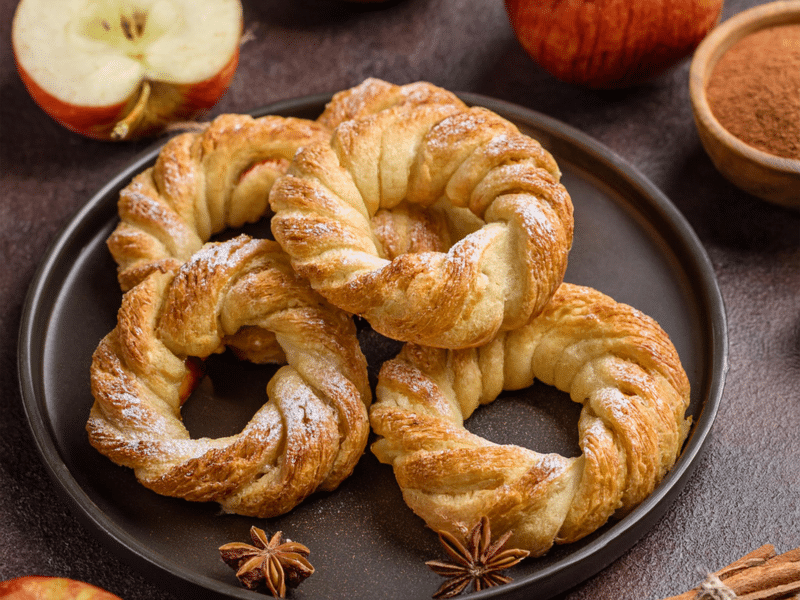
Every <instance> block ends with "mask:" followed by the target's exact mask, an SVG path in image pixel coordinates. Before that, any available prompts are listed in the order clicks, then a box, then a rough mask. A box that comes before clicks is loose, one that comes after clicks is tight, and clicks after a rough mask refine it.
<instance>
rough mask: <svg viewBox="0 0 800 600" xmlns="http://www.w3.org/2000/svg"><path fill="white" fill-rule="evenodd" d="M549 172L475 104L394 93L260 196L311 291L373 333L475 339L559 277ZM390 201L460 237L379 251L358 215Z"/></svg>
mask: <svg viewBox="0 0 800 600" xmlns="http://www.w3.org/2000/svg"><path fill="white" fill-rule="evenodd" d="M426 85H430V84H426ZM356 112H359V111H358V110H357V111H356ZM348 114H349V113H348ZM359 115H360V113H359ZM559 178H560V172H559V170H558V167H557V165H556V163H555V160H554V159H553V157H552V156H551V155H550V154H549V153H548V152H547V151H546V150H544V149H543V148H542V146H541V145H540V144H539V143H538V142H537V141H535V140H533V139H531V138H530V137H528V136H525V135H523V134H522V133H520V132H519V131H518V129H517V128H516V127H515V126H514V125H513V124H512V123H510V122H509V121H507V120H505V119H503V118H502V117H500V116H499V115H497V114H495V113H493V112H491V111H489V110H487V109H484V108H479V107H475V108H467V107H466V106H465V105H463V104H462V103H460V102H459V103H457V104H456V103H454V102H430V103H424V102H422V103H416V102H400V103H399V104H395V105H391V106H389V107H388V108H383V109H380V110H378V112H376V113H374V114H367V115H364V116H360V118H356V119H353V120H349V121H344V122H342V123H341V124H339V125H338V126H337V128H336V130H335V131H334V133H333V136H332V139H331V140H330V141H329V142H324V143H315V144H310V145H308V146H306V147H305V148H303V149H302V150H301V151H300V152H298V154H297V155H296V156H295V158H294V160H293V161H292V164H291V165H290V167H289V170H288V171H287V174H286V175H285V176H283V177H281V178H279V179H278V180H277V181H276V182H275V185H274V186H273V188H272V191H271V192H270V204H271V206H272V209H273V211H274V213H275V215H274V216H273V218H272V222H271V226H272V232H273V234H274V236H275V239H276V240H277V241H278V242H279V243H280V244H281V246H282V247H283V248H284V250H286V251H287V252H288V253H289V255H290V256H291V258H292V266H293V267H294V268H295V270H297V271H298V272H299V273H300V274H301V275H303V276H304V277H306V278H308V279H309V281H310V282H311V285H312V287H313V288H314V289H315V290H317V291H318V292H320V293H321V294H322V295H323V296H325V298H327V299H328V300H329V301H330V302H331V303H333V304H335V305H336V306H339V307H340V308H343V309H345V310H348V311H350V312H352V313H355V314H359V315H361V316H363V317H365V318H366V319H367V320H368V321H369V322H370V324H371V325H372V326H373V328H374V329H376V330H377V331H378V332H380V333H382V334H384V335H386V336H389V337H391V338H395V339H398V340H403V341H413V342H416V343H420V344H424V345H429V346H437V347H447V348H458V347H469V346H477V345H480V344H483V343H486V342H488V341H489V340H490V339H491V338H492V337H493V336H494V335H495V333H497V331H498V330H510V329H515V328H517V327H519V326H521V325H522V324H524V323H525V322H526V321H527V320H528V319H529V318H530V316H531V315H532V314H535V313H537V312H538V311H539V310H541V308H542V307H543V306H544V305H545V304H546V303H547V301H548V300H549V299H550V297H551V296H552V294H553V292H554V291H555V289H556V288H557V287H558V285H559V284H560V283H561V281H562V279H563V276H564V271H565V270H566V265H567V254H568V252H569V249H570V247H571V245H572V233H573V220H572V202H571V200H570V197H569V194H568V193H567V191H566V190H565V189H564V187H563V186H562V185H561V184H560V183H559ZM437 201H438V202H439V203H438V204H436V203H437ZM404 202H405V203H408V204H411V205H416V206H419V207H423V208H427V207H431V206H432V205H434V204H436V208H439V209H443V210H444V211H445V212H446V213H447V214H448V215H449V217H450V218H451V220H452V221H453V223H454V224H455V229H456V230H459V229H460V230H461V233H460V240H459V241H457V242H456V243H455V245H453V246H452V247H451V248H450V250H449V251H448V252H446V253H443V252H422V253H408V254H402V255H400V256H398V257H396V258H394V259H393V260H389V258H387V255H388V253H387V252H385V251H384V249H383V248H382V245H381V243H380V241H379V240H378V239H377V237H376V235H375V233H374V231H373V224H372V222H371V220H372V219H373V217H374V216H375V215H376V213H377V212H378V211H379V210H380V209H392V208H395V207H397V206H398V205H400V204H401V203H404ZM465 213H466V214H467V215H468V217H469V218H465V216H464V215H465ZM470 213H471V214H470ZM456 237H459V236H456Z"/></svg>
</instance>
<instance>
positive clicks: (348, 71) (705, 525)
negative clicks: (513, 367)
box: [0, 0, 800, 600]
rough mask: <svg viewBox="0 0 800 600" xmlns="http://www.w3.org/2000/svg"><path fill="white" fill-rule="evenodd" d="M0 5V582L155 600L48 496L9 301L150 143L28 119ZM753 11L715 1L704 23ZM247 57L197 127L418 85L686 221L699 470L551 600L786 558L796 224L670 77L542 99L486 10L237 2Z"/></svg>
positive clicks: (794, 485)
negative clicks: (482, 112) (703, 315)
mask: <svg viewBox="0 0 800 600" xmlns="http://www.w3.org/2000/svg"><path fill="white" fill-rule="evenodd" d="M15 4H16V2H15V1H14V0H0V7H1V8H0V14H2V17H1V18H0V56H1V57H2V61H1V62H0V65H1V66H0V69H1V70H0V119H1V120H0V144H1V145H2V146H1V148H0V159H1V160H2V176H1V177H2V179H1V180H0V181H2V184H1V187H0V256H1V257H2V262H0V307H2V308H1V309H0V340H2V342H1V343H0V409H1V413H2V417H0V515H1V516H0V579H8V578H12V577H16V576H20V575H25V574H34V573H35V574H42V575H57V576H65V577H72V578H74V579H80V580H84V581H89V582H92V583H94V584H96V585H99V586H101V587H104V588H106V589H108V590H110V591H112V592H114V593H116V594H119V595H120V596H123V597H124V598H126V599H128V600H136V599H145V598H147V599H155V600H168V599H171V598H173V596H172V595H170V594H168V593H166V592H165V591H163V590H162V589H160V587H159V586H158V584H157V582H154V581H148V580H146V579H145V578H143V577H142V576H141V575H139V574H138V573H137V572H132V571H131V570H130V568H129V567H127V566H126V565H125V564H123V563H122V562H120V561H118V560H117V559H116V558H114V557H113V556H112V555H111V554H110V553H109V552H108V551H106V550H105V549H104V548H103V547H102V546H101V545H100V544H98V543H97V542H96V540H95V539H94V538H93V537H92V536H91V535H90V534H89V533H88V532H87V531H86V530H84V529H83V528H82V527H81V525H80V524H79V523H78V522H77V521H76V520H75V518H74V517H73V516H72V515H71V514H70V512H69V511H68V510H67V509H66V508H65V506H64V505H63V503H62V502H61V501H60V500H59V498H58V497H57V495H56V492H55V489H54V488H53V485H52V484H51V482H50V480H49V479H48V477H47V474H46V471H45V469H44V467H43V466H42V464H41V461H40V459H39V458H38V456H37V453H36V450H35V448H34V444H33V440H32V437H31V434H30V432H29V429H28V425H27V422H26V420H25V415H24V413H23V409H22V404H21V401H20V395H19V391H18V390H19V387H18V381H17V367H16V360H17V358H16V356H17V355H16V340H17V331H18V325H19V319H20V314H21V307H22V303H23V299H24V296H25V293H26V290H27V287H28V284H29V283H30V281H31V279H32V277H33V274H34V270H35V268H36V265H37V264H38V263H39V261H40V259H41V257H42V255H43V253H44V252H45V250H46V248H47V246H48V244H49V243H50V241H51V240H52V239H53V237H54V235H55V234H56V232H57V231H58V230H59V228H60V227H62V226H63V225H64V224H66V223H67V222H68V220H69V219H70V217H71V216H72V215H73V213H74V212H75V211H76V210H77V209H78V208H79V207H80V206H81V205H82V203H84V202H85V201H86V200H87V199H88V198H89V197H91V195H92V194H94V192H96V191H97V190H98V189H99V188H100V187H101V186H102V185H103V184H104V183H105V182H106V181H108V180H109V179H110V178H111V177H112V176H113V175H114V174H116V173H117V172H118V171H119V170H121V169H122V168H123V167H124V166H125V165H127V164H128V163H129V162H130V161H131V160H132V159H133V158H134V157H136V156H137V155H138V154H139V153H140V152H142V151H143V150H144V149H145V148H147V147H148V146H149V144H150V142H141V143H130V144H119V145H109V144H103V143H98V142H94V141H91V140H87V139H82V138H80V137H78V136H76V135H73V134H71V133H69V132H67V131H66V130H64V129H62V128H61V127H60V126H58V125H57V124H55V123H54V122H52V121H51V120H50V119H49V118H48V117H46V116H45V115H44V114H43V113H42V112H41V111H40V110H39V109H38V108H37V107H36V106H35V105H34V103H33V102H32V101H31V100H30V98H29V97H28V95H27V93H26V91H25V89H24V87H23V85H22V83H21V81H20V79H19V77H18V76H17V73H16V71H15V68H14V64H13V58H12V54H11V46H10V22H11V16H12V14H13V10H14V7H15ZM755 4H760V3H759V2H753V1H745V0H727V1H726V4H725V9H724V13H723V19H725V18H728V17H730V16H731V15H733V14H735V13H737V12H740V11H741V10H744V9H745V8H748V7H749V6H751V5H755ZM245 9H246V12H245V16H246V26H247V27H248V28H251V27H252V28H253V32H254V35H255V39H254V40H253V41H250V42H248V43H247V44H246V45H245V46H244V47H243V49H242V57H241V63H240V66H239V71H238V73H237V75H236V77H235V79H234V82H233V85H232V87H231V89H230V91H229V93H228V94H227V95H226V96H225V97H224V98H223V99H222V101H221V102H220V103H219V105H218V106H217V107H216V108H215V110H214V111H213V114H218V113H222V112H245V111H248V110H251V109H253V108H255V107H258V106H262V105H265V104H268V103H271V102H274V101H278V100H282V99H288V98H292V97H297V96H303V95H307V94H313V93H319V92H333V91H336V90H339V89H343V88H346V87H350V86H352V85H355V84H357V83H359V82H360V81H361V80H363V79H364V78H365V77H368V76H375V77H380V78H383V79H387V80H389V81H392V82H395V83H406V82H410V81H415V80H421V79H424V80H428V81H431V82H433V83H436V84H438V85H441V86H443V87H446V88H449V89H452V90H456V91H470V92H477V93H481V94H485V95H488V96H494V97H497V98H500V99H503V100H507V101H511V102H515V103H518V104H521V105H523V106H525V107H528V108H531V109H534V110H537V111H540V112H542V113H545V114H547V115H550V116H552V117H555V118H557V119H560V120H562V121H564V122H566V123H568V124H570V125H572V126H574V127H576V128H578V129H580V130H582V131H584V132H586V133H588V134H590V135H592V136H594V137H595V138H597V139H598V140H599V141H601V142H602V143H604V144H606V145H607V146H609V147H610V148H611V149H612V150H614V151H615V152H617V153H618V154H620V155H621V156H622V157H623V158H624V159H626V160H627V161H629V162H630V163H632V164H633V165H634V166H635V167H637V168H638V169H639V170H641V172H642V173H644V174H645V175H646V176H647V177H649V178H650V179H651V180H652V181H653V182H654V183H655V185H656V186H658V187H659V188H660V189H661V190H662V191H664V192H665V193H666V195H667V196H668V197H669V198H670V199H671V200H672V201H673V202H674V203H675V204H676V205H677V207H678V208H679V209H680V210H681V211H682V212H683V214H684V215H685V216H686V217H687V219H688V220H689V222H690V223H691V225H692V226H693V228H694V229H695V231H696V232H697V234H698V236H699V237H700V239H701V241H702V243H703V244H704V246H705V248H706V249H707V251H708V254H709V256H710V258H711V261H712V263H713V266H714V269H715V271H716V274H717V277H718V280H719V284H720V287H721V290H722V294H723V296H724V300H725V304H726V307H727V313H728V321H729V336H730V365H731V368H730V371H729V373H728V378H727V385H726V388H725V393H724V397H723V401H722V406H721V408H720V411H719V414H718V417H717V421H716V423H715V426H714V428H713V432H712V437H711V439H710V442H709V445H708V451H707V452H706V454H705V455H704V457H703V458H702V460H701V462H700V463H699V466H698V468H697V470H696V472H695V473H694V475H693V476H692V478H691V479H690V481H689V483H688V485H687V486H686V487H685V489H684V491H683V492H682V493H681V495H680V496H679V498H678V500H677V501H676V502H675V503H674V505H673V506H672V507H671V508H670V509H669V511H668V512H667V514H666V515H665V516H664V518H663V519H661V520H660V521H659V522H658V524H657V525H656V526H655V527H654V528H653V529H652V530H651V531H650V532H649V533H648V534H647V535H646V536H645V537H644V538H643V539H642V540H641V541H640V542H639V543H638V544H637V545H635V546H634V547H633V548H632V549H631V550H630V551H628V552H627V553H626V554H625V555H623V556H622V557H621V558H620V559H619V560H617V561H616V562H615V563H613V564H612V565H611V566H610V567H608V568H607V569H605V570H604V571H602V572H601V573H600V574H598V575H596V576H595V577H593V578H591V579H589V580H588V581H586V582H584V583H582V584H580V585H578V586H577V587H576V588H574V589H573V590H571V591H570V592H568V593H566V594H565V595H563V600H584V599H589V598H593V599H594V598H609V599H610V598H630V599H655V598H661V597H663V596H667V595H670V594H674V593H678V592H681V591H684V590H686V589H689V588H690V587H692V586H693V585H694V584H695V583H696V582H697V581H698V578H699V576H700V571H699V568H701V567H706V568H711V569H716V568H719V567H722V566H723V565H725V564H728V563H729V562H731V561H733V560H734V559H736V558H738V557H739V556H741V555H743V554H745V553H747V552H749V551H750V550H752V549H754V548H756V547H757V546H759V545H761V544H763V543H766V542H771V543H773V544H775V546H776V547H777V549H778V551H785V550H788V549H790V548H794V547H797V546H800V502H798V497H800V440H798V433H797V432H798V431H800V385H799V384H800V214H798V213H793V212H790V211H787V210H783V209H780V208H776V207H773V206H770V205H767V204H765V203H762V202H760V201H759V200H757V199H755V198H753V197H750V196H748V195H746V194H744V193H742V192H739V191H738V190H737V189H735V188H734V187H733V186H732V185H730V184H729V183H727V181H725V180H724V179H723V178H722V177H721V176H720V175H719V174H718V173H717V172H716V171H715V169H714V167H713V165H712V164H711V162H710V161H709V159H708V158H707V156H706V155H705V153H704V152H703V149H702V147H701V146H700V142H699V140H698V138H697V135H696V133H695V130H694V125H693V121H692V117H691V108H690V104H689V95H688V61H686V62H684V63H682V64H681V65H679V66H678V67H677V68H676V69H674V70H672V71H671V72H670V73H668V74H666V75H664V76H662V77H661V78H659V79H657V80H655V81H652V82H650V83H648V84H647V85H643V86H640V87H637V88H634V89H629V90H624V91H617V92H593V91H588V90H585V89H581V88H579V87H575V86H571V85H566V84H563V83H560V82H558V81H555V80H554V79H552V78H551V77H550V76H549V75H547V74H546V73H545V72H544V71H543V70H541V69H540V68H539V67H538V66H537V65H535V64H534V63H533V62H532V61H531V60H530V59H529V58H528V57H527V55H525V54H524V52H523V51H522V50H521V48H520V46H519V45H518V44H517V42H516V40H515V39H514V37H513V35H512V32H511V29H510V27H509V25H508V21H507V18H506V14H505V11H504V8H503V5H502V2H500V1H499V0H491V1H489V0H401V1H398V2H392V3H389V4H386V5H384V6H380V7H374V8H364V7H359V6H357V5H349V4H345V3H339V2H335V1H333V0H330V1H323V0H294V1H292V2H287V1H285V0H284V1H279V0H260V1H259V0H246V1H245Z"/></svg>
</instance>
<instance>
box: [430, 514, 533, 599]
mask: <svg viewBox="0 0 800 600" xmlns="http://www.w3.org/2000/svg"><path fill="white" fill-rule="evenodd" d="M438 533H439V541H440V542H441V543H442V546H444V549H445V551H446V552H447V554H448V555H449V556H450V558H452V559H453V562H443V561H439V560H429V561H428V562H426V563H425V564H426V565H428V566H429V567H430V568H431V570H432V571H433V572H434V573H436V574H437V575H441V576H442V577H447V581H445V582H444V583H443V584H442V586H441V587H440V588H439V589H438V590H437V591H436V593H435V594H434V595H433V597H434V598H452V597H453V596H457V595H458V594H460V593H461V592H463V591H464V590H465V589H466V588H467V586H468V585H469V584H470V583H472V589H473V590H474V591H476V592H478V591H480V590H483V589H486V588H488V587H494V586H496V585H502V584H504V583H508V582H509V581H511V578H510V577H508V576H506V575H502V574H501V573H500V571H503V570H505V569H508V568H509V567H513V566H514V565H516V564H517V563H518V562H519V561H521V560H522V559H523V558H525V557H526V556H528V555H529V554H530V552H528V551H527V550H521V549H517V548H510V549H508V550H503V546H505V544H506V542H507V541H508V538H510V537H511V533H512V532H511V531H508V532H506V533H505V534H503V536H501V537H500V539H499V540H497V541H495V542H492V532H491V529H490V527H489V519H488V517H482V518H481V520H480V521H479V522H478V523H477V524H476V525H475V527H473V528H472V531H470V533H469V535H468V536H467V539H466V540H465V541H466V546H465V545H464V544H462V543H461V542H460V541H459V540H458V539H456V537H455V536H453V535H452V534H450V533H448V532H446V531H440V532H438Z"/></svg>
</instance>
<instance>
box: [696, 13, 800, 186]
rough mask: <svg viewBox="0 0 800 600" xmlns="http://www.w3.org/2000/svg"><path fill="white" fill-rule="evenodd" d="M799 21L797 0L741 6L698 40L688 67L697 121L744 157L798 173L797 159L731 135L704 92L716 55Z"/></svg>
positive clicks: (799, 14) (716, 58)
mask: <svg viewBox="0 0 800 600" xmlns="http://www.w3.org/2000/svg"><path fill="white" fill-rule="evenodd" d="M795 23H797V24H800V1H798V0H776V1H775V2H769V3H767V4H762V5H759V6H754V7H752V8H749V9H747V10H744V11H742V12H740V13H738V14H736V15H734V16H732V17H730V18H729V19H727V20H725V21H723V22H722V23H720V24H719V25H717V26H716V27H715V28H714V29H712V30H711V32H710V33H709V34H708V35H707V36H706V37H705V38H704V39H703V41H702V42H700V45H699V46H698V47H697V49H696V50H695V53H694V56H693V58H692V61H691V65H690V68H689V95H690V97H691V100H692V105H693V106H694V109H695V113H696V116H697V120H698V121H702V124H703V126H704V127H705V128H706V129H707V130H708V132H709V133H710V134H711V135H713V136H714V137H716V138H717V139H718V140H719V141H720V142H721V143H723V144H724V145H725V146H727V147H729V148H730V149H732V150H734V151H735V152H736V153H738V154H740V155H742V156H743V157H745V158H746V159H748V160H750V161H752V162H754V163H757V164H759V165H761V166H762V167H766V168H769V169H770V170H773V171H778V172H781V173H786V174H800V159H796V158H786V157H783V156H778V155H776V154H771V153H769V152H766V151H763V150H759V149H758V148H755V147H754V146H751V145H749V144H747V143H745V142H744V141H742V140H741V139H740V138H738V137H736V136H735V135H733V134H732V133H731V132H729V131H728V130H727V129H725V128H724V127H723V126H722V124H721V123H720V122H719V121H718V120H717V118H716V116H715V115H714V113H713V111H712V110H711V106H710V105H709V103H708V98H707V96H706V83H707V81H708V76H709V75H710V74H711V72H712V71H713V68H714V66H715V65H716V63H717V62H718V61H719V59H720V58H721V57H722V56H723V55H724V54H725V52H727V51H728V50H729V49H730V48H731V47H732V46H733V45H734V44H735V43H736V42H738V41H739V40H741V39H743V38H744V37H745V36H747V35H749V34H751V33H755V32H757V31H761V30H762V29H767V28H769V27H774V26H779V25H788V24H795Z"/></svg>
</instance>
